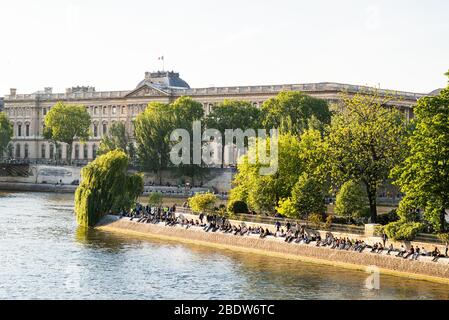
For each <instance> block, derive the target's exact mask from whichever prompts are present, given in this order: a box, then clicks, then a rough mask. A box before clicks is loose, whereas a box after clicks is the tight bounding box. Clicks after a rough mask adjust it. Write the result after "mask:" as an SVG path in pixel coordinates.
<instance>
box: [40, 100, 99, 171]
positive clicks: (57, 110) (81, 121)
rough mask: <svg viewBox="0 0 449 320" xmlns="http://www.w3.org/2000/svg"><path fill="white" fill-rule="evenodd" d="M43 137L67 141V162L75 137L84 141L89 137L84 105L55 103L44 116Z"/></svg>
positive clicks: (88, 121)
mask: <svg viewBox="0 0 449 320" xmlns="http://www.w3.org/2000/svg"><path fill="white" fill-rule="evenodd" d="M44 123H45V129H44V137H45V138H46V139H47V140H52V141H54V142H57V141H58V142H63V143H67V155H68V159H69V163H71V161H72V148H73V141H74V140H75V139H77V140H79V141H81V142H85V141H86V140H87V139H89V127H90V115H89V113H88V112H87V110H86V107H84V106H77V105H66V104H64V103H62V102H58V103H56V104H55V105H54V106H53V107H52V108H51V109H50V111H49V112H48V113H47V115H46V116H45V120H44Z"/></svg>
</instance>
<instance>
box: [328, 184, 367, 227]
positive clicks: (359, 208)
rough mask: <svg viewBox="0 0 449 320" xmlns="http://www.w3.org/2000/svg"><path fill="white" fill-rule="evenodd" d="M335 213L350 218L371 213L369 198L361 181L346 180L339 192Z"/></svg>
mask: <svg viewBox="0 0 449 320" xmlns="http://www.w3.org/2000/svg"><path fill="white" fill-rule="evenodd" d="M335 213H336V214H337V215H340V216H345V217H348V218H355V219H357V218H362V217H365V216H366V215H367V214H369V207H368V199H367V196H366V192H365V190H363V189H362V188H361V186H360V183H359V182H355V181H353V180H350V181H347V182H345V183H344V184H343V185H342V186H341V189H340V191H339V192H338V194H337V199H336V203H335Z"/></svg>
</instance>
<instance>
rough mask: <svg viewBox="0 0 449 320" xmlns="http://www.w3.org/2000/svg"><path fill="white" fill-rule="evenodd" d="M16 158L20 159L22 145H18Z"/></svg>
mask: <svg viewBox="0 0 449 320" xmlns="http://www.w3.org/2000/svg"><path fill="white" fill-rule="evenodd" d="M16 158H20V144H16Z"/></svg>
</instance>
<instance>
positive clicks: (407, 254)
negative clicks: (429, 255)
mask: <svg viewBox="0 0 449 320" xmlns="http://www.w3.org/2000/svg"><path fill="white" fill-rule="evenodd" d="M414 254H415V248H413V245H412V246H410V249H408V250H407V252H406V254H404V255H403V256H402V258H404V259H407V258H408V257H410V256H413V255H414Z"/></svg>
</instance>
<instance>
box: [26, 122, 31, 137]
mask: <svg viewBox="0 0 449 320" xmlns="http://www.w3.org/2000/svg"><path fill="white" fill-rule="evenodd" d="M25 135H26V136H27V137H29V136H30V125H29V124H28V123H27V124H26V125H25Z"/></svg>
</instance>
